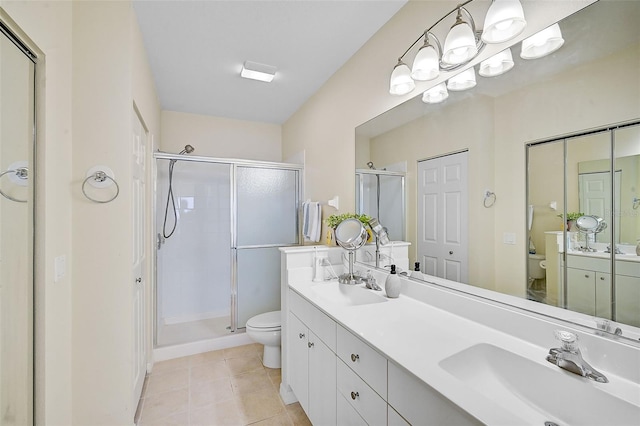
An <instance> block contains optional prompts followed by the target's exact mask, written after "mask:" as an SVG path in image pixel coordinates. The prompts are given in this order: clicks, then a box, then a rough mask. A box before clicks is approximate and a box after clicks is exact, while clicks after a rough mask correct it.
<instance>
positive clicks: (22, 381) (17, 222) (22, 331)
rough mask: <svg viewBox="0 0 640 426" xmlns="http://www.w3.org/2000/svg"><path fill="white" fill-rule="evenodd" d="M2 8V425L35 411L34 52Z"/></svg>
mask: <svg viewBox="0 0 640 426" xmlns="http://www.w3.org/2000/svg"><path fill="white" fill-rule="evenodd" d="M5 19H7V20H8V18H7V17H6V16H5V15H4V14H3V13H2V9H0V425H28V424H33V423H34V416H33V407H34V405H33V391H34V386H33V379H34V375H33V369H34V348H33V341H34V332H33V331H34V321H33V314H34V305H33V303H34V299H33V287H34V286H33V238H34V222H33V221H34V204H33V182H34V179H33V178H34V176H33V158H34V148H35V70H36V68H35V55H33V54H32V53H31V52H30V51H29V50H28V49H27V48H26V47H25V46H24V45H23V44H22V43H21V42H20V40H19V39H18V38H17V37H15V36H14V34H13V33H12V32H11V31H10V30H9V28H7V27H5V24H4V22H6V21H5ZM3 21H4V22H3Z"/></svg>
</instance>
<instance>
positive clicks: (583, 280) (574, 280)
mask: <svg viewBox="0 0 640 426" xmlns="http://www.w3.org/2000/svg"><path fill="white" fill-rule="evenodd" d="M567 308H568V309H570V310H572V311H576V312H582V313H583V314H587V315H594V316H597V317H601V318H611V274H609V273H606V272H597V271H593V270H587V269H577V268H567Z"/></svg>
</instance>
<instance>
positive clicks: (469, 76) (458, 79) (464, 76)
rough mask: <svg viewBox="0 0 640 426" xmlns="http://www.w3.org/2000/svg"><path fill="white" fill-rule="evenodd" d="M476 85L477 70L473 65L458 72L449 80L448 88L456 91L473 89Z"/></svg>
mask: <svg viewBox="0 0 640 426" xmlns="http://www.w3.org/2000/svg"><path fill="white" fill-rule="evenodd" d="M475 85H476V71H475V69H474V68H473V67H471V68H468V69H466V70H464V71H462V72H461V73H460V74H456V75H454V76H453V77H451V78H450V79H449V81H447V89H449V90H452V91H454V92H460V91H462V90H467V89H471V88H472V87H475Z"/></svg>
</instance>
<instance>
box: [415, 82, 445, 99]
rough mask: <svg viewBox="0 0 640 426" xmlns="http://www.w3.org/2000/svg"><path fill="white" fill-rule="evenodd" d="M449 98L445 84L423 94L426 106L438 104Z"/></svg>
mask: <svg viewBox="0 0 640 426" xmlns="http://www.w3.org/2000/svg"><path fill="white" fill-rule="evenodd" d="M448 97H449V92H448V91H447V86H446V85H445V84H444V83H440V84H438V85H437V86H435V87H432V88H431V89H429V90H427V91H425V92H424V93H423V94H422V102H424V103H425V104H438V103H440V102H442V101H444V100H445V99H447V98H448Z"/></svg>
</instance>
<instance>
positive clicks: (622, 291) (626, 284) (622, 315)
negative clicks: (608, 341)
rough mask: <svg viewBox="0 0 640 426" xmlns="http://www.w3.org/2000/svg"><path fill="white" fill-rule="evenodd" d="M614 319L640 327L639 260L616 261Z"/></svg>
mask: <svg viewBox="0 0 640 426" xmlns="http://www.w3.org/2000/svg"><path fill="white" fill-rule="evenodd" d="M615 293H616V321H617V322H621V323H624V324H630V325H633V326H636V327H640V262H622V261H618V262H616V290H615Z"/></svg>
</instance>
